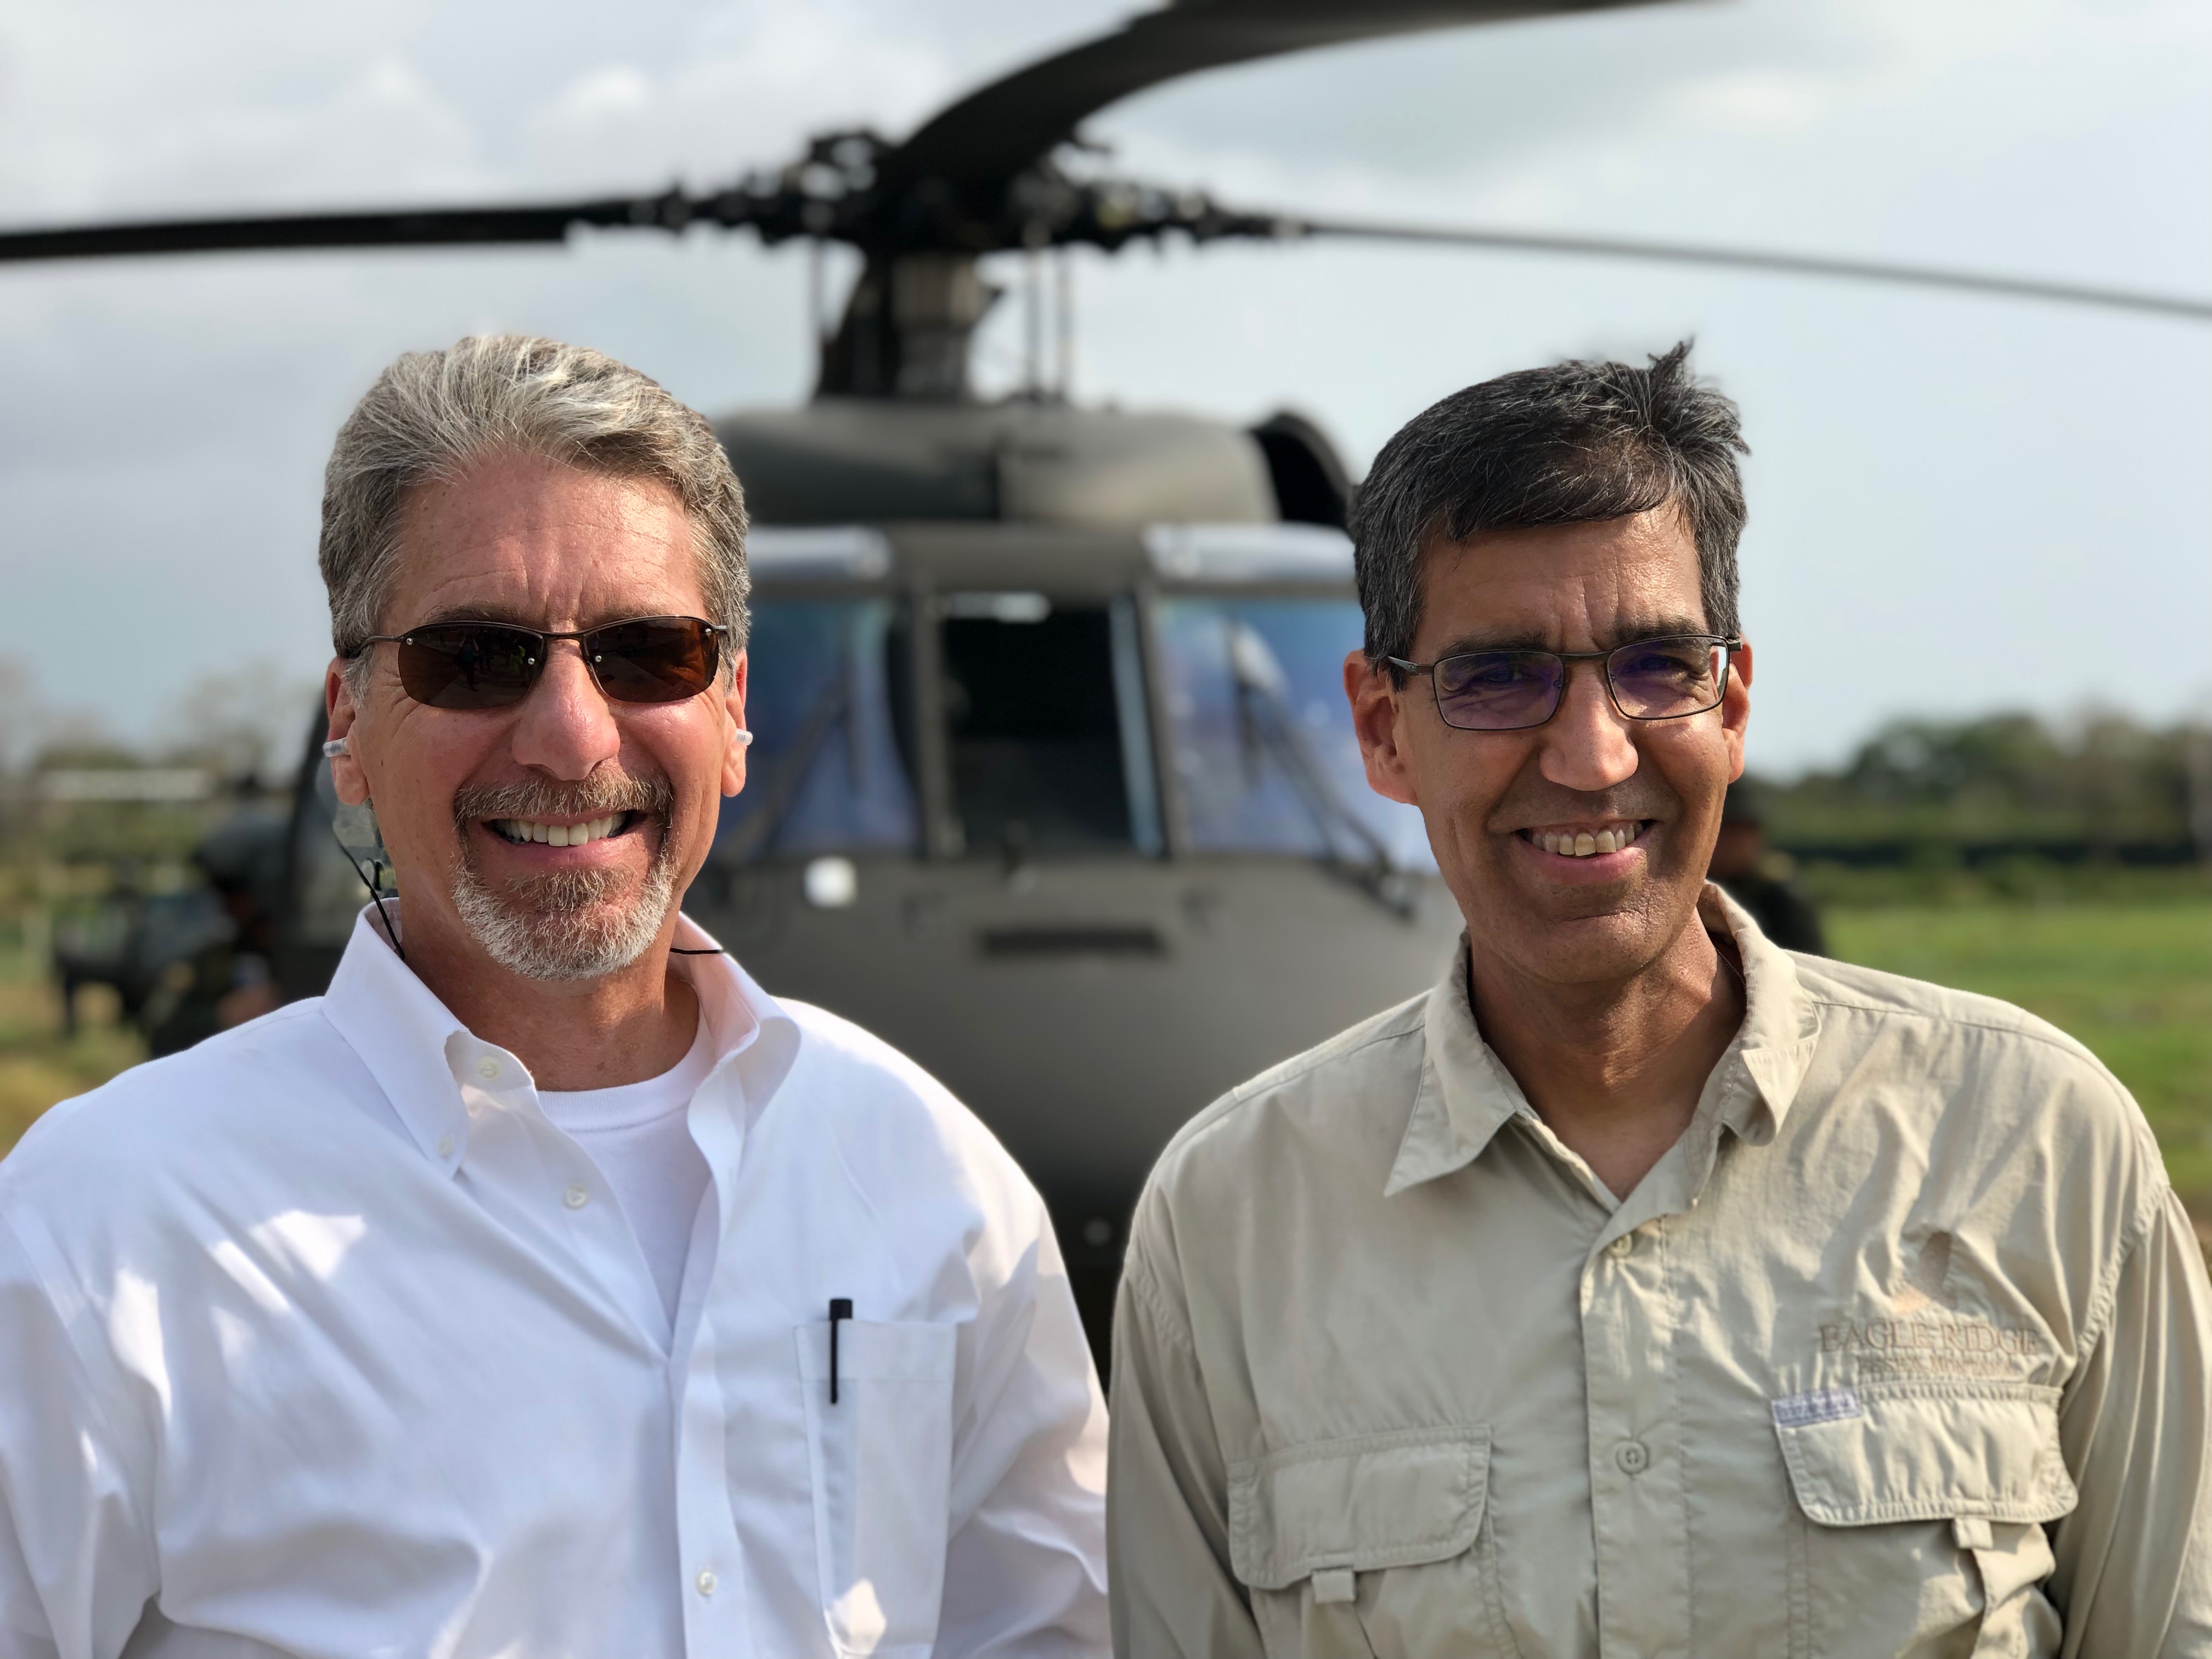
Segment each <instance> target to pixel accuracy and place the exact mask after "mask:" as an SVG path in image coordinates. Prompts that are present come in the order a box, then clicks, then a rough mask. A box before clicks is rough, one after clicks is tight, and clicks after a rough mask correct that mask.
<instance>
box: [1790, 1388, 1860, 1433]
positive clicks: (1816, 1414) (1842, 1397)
mask: <svg viewBox="0 0 2212 1659" xmlns="http://www.w3.org/2000/svg"><path fill="white" fill-rule="evenodd" d="M1773 1406H1774V1425H1775V1427H1777V1428H1778V1429H1803V1428H1810V1427H1811V1426H1812V1425H1814V1424H1815V1423H1841V1422H1843V1421H1844V1419H1847V1418H1853V1417H1864V1416H1865V1415H1866V1407H1863V1406H1862V1405H1861V1404H1859V1397H1858V1395H1857V1391H1856V1390H1854V1389H1814V1390H1813V1392H1812V1393H1810V1394H1793V1395H1790V1397H1789V1398H1788V1399H1786V1400H1777V1401H1774V1402H1773Z"/></svg>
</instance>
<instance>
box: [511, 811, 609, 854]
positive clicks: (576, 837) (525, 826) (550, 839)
mask: <svg viewBox="0 0 2212 1659" xmlns="http://www.w3.org/2000/svg"><path fill="white" fill-rule="evenodd" d="M622 819H623V815H622V814H621V813H619V812H610V813H608V814H607V815H606V816H605V817H599V818H591V819H587V820H586V822H584V823H538V822H537V821H536V820H535V819H532V818H501V819H499V820H497V821H496V822H495V823H494V824H493V826H492V827H493V828H494V829H497V830H498V831H499V832H500V833H501V835H503V836H506V837H507V839H508V840H509V841H532V842H538V844H539V845H540V846H542V847H581V846H582V845H583V844H584V843H585V842H589V841H598V840H600V839H601V838H602V837H604V836H611V835H612V834H614V832H615V829H616V826H617V825H618V824H620V823H622Z"/></svg>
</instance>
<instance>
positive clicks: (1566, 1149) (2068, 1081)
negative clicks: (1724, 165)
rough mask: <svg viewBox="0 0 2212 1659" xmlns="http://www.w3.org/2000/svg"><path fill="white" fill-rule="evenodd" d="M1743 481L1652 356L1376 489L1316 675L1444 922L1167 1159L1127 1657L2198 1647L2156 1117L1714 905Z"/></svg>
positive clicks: (1444, 428)
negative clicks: (1415, 827)
mask: <svg viewBox="0 0 2212 1659" xmlns="http://www.w3.org/2000/svg"><path fill="white" fill-rule="evenodd" d="M1742 448H1743V445H1742V441H1741V436H1740V435H1739V433H1738V429H1737V419H1736V411H1735V407H1734V405H1733V404H1730V403H1729V401H1728V400H1727V399H1725V398H1722V397H1721V396H1719V395H1718V394H1717V392H1713V391H1712V390H1711V388H1709V387H1707V386H1702V385H1700V384H1699V382H1698V381H1697V380H1694V379H1693V378H1692V375H1691V374H1690V372H1689V367H1688V362H1687V349H1686V348H1684V347H1678V348H1677V349H1674V350H1673V351H1670V352H1668V354H1666V355H1665V356H1662V357H1659V358H1656V359H1655V360H1653V362H1651V364H1650V367H1649V368H1630V367H1628V366H1627V365H1625V364H1620V363H1583V362H1569V363H1561V364H1558V365H1556V366H1554V367H1552V368H1543V369H1537V370H1531V371H1528V372H1525V373H1522V374H1509V375H1505V376H1504V377H1502V378H1500V379H1498V380H1492V381H1488V382H1486V383H1485V384H1483V385H1480V386H1473V387H1470V388H1468V390H1466V391H1464V392H1459V393H1457V394H1455V395H1454V396H1452V397H1450V398H1446V399H1444V400H1443V402H1442V403H1439V404H1437V405H1435V406H1434V407H1433V408H1431V409H1430V410H1426V411H1425V413H1423V414H1422V415H1420V416H1418V417H1417V418H1416V419H1415V420H1413V422H1411V423H1410V424H1409V425H1407V427H1406V428H1405V429H1404V430H1403V431H1401V432H1400V433H1399V434H1398V435H1396V436H1395V438H1393V439H1392V440H1391V441H1390V442H1389V444H1388V445H1386V446H1385V447H1384V448H1383V453H1382V454H1381V455H1380V456H1379V457H1378V458H1377V459H1376V463H1375V466H1374V470H1373V471H1372V473H1371V474H1370V477H1369V479H1368V481H1367V483H1366V485H1365V487H1364V489H1363V490H1362V492H1361V495H1360V498H1359V501H1358V507H1357V509H1356V511H1355V513H1354V517H1353V526H1352V528H1353V535H1354V538H1355V543H1356V547H1357V558H1358V577H1359V586H1360V594H1361V599H1362V602H1363V604H1364V607H1365V610H1366V617H1367V638H1366V645H1365V648H1364V650H1363V651H1360V652H1356V653H1353V654H1352V657H1351V658H1350V659H1348V660H1347V661H1346V665H1345V683H1346V690H1347V691H1348V693H1349V694H1350V697H1351V702H1352V714H1353V719H1354V722H1355V724H1356V725H1357V726H1358V733H1359V740H1360V744H1361V747H1362V749H1363V750H1364V753H1365V756H1366V760H1367V769H1368V778H1369V781H1370V783H1371V784H1372V785H1373V786H1374V787H1375V788H1376V789H1377V790H1378V791H1380V792H1381V793H1383V794H1385V795H1388V796H1389V797H1391V798H1392V799H1397V800H1402V801H1407V802H1411V803H1413V804H1414V805H1418V806H1419V808H1420V810H1421V811H1422V814H1423V817H1424V818H1425V821H1426V823H1427V827H1428V832H1429V839H1430V843H1431V846H1432V847H1433V848H1434V849H1435V852H1436V856H1437V865H1438V867H1439V869H1440V871H1441V872H1442V874H1443V879H1444V881H1445V883H1446V884H1447V885H1448V886H1449V889H1450V890H1451V892H1452V895H1453V896H1454V897H1455V899H1456V901H1457V902H1458V904H1459V907H1460V909H1461V912H1462V915H1464V917H1465V919H1466V921H1467V933H1466V936H1465V939H1464V941H1463V943H1462V946H1461V948H1460V950H1459V951H1457V952H1456V953H1455V957H1454V960H1453V962H1452V963H1451V964H1450V967H1449V970H1448V971H1447V972H1446V974H1445V975H1444V977H1443V981H1442V982H1441V983H1439V984H1438V985H1437V987H1435V988H1434V989H1433V990H1432V991H1431V992H1430V993H1429V994H1426V995H1425V996H1423V997H1420V998H1417V999H1415V1000H1413V1001H1412V1002H1409V1003H1407V1004H1406V1005H1404V1006H1401V1007H1398V1008H1395V1009H1392V1010H1390V1011H1389V1012H1385V1013H1383V1014H1380V1015H1378V1016H1376V1018H1373V1019H1371V1020H1370V1021H1368V1022H1367V1023H1366V1024H1363V1025H1360V1026H1358V1027H1355V1028H1354V1029H1353V1030H1350V1031H1348V1032H1346V1033H1345V1034H1343V1035H1342V1036H1339V1037H1337V1038H1336V1039H1334V1041H1332V1042H1328V1043H1326V1044H1324V1045H1322V1047H1321V1048H1317V1049H1315V1050H1313V1051H1312V1052H1311V1053H1309V1054H1304V1055H1302V1056H1299V1057H1298V1058H1297V1059H1295V1060H1290V1061H1288V1062H1286V1063H1285V1064H1284V1065H1282V1066H1278V1067H1277V1068H1275V1069H1274V1070H1273V1071H1272V1072H1269V1073H1266V1074H1264V1075H1263V1076H1261V1077H1259V1078H1257V1079H1254V1080H1253V1081H1252V1082H1250V1083H1249V1084H1246V1085H1244V1086H1243V1087H1242V1088H1240V1089H1237V1090H1236V1091H1233V1092H1232V1093H1231V1094H1230V1095H1229V1096H1228V1097H1226V1098H1225V1099H1223V1100H1221V1101H1219V1102H1218V1103H1216V1104H1215V1105H1213V1106H1212V1107H1211V1108H1210V1109H1207V1110H1206V1112H1204V1113H1202V1114H1200V1116H1199V1117H1198V1118H1196V1119H1195V1120H1194V1121H1193V1122H1192V1123H1191V1124H1190V1125H1189V1126H1188V1127H1187V1128H1186V1129H1185V1130H1184V1131H1183V1132H1182V1134H1181V1135H1180V1136H1178V1137H1177V1138H1176V1140H1175V1142H1174V1143H1173V1144H1172V1145H1171V1146H1170V1147H1169V1148H1168V1150H1167V1152H1165V1154H1164V1156H1163V1157H1162V1158H1161V1160H1160V1163H1159V1165H1158V1168H1157V1169H1156V1170H1154V1172H1153V1175H1152V1180H1151V1182H1150V1183H1149V1184H1148V1186H1147V1188H1146V1193H1145V1195H1144V1197H1143V1199H1142V1200H1140V1201H1139V1206H1138V1210H1137V1214H1136V1217H1135V1220H1134V1223H1133V1228H1132V1231H1131V1236H1130V1242H1129V1247H1128V1255H1127V1266H1126V1269H1125V1273H1124V1276H1123V1279H1122V1287H1121V1304H1120V1307H1119V1309H1118V1310H1117V1316H1116V1323H1115V1361H1114V1396H1115V1397H1114V1421H1113V1428H1112V1456H1111V1478H1110V1481H1109V1496H1108V1507H1109V1551H1110V1554H1111V1559H1112V1567H1113V1571H1112V1588H1111V1596H1112V1601H1113V1610H1114V1615H1115V1641H1116V1644H1117V1647H1118V1650H1119V1651H1120V1652H1121V1653H1122V1654H1124V1655H1142V1656H1147V1659H1150V1656H1155V1655H1170V1654H1178V1655H1191V1656H1197V1655H1206V1656H1211V1659H1234V1656H1247V1655H1258V1654H1262V1653H1265V1654H1269V1655H1289V1654H1312V1655H1321V1654H1329V1655H1337V1654H1358V1655H1368V1654H1374V1655H1397V1654H1429V1655H1444V1654H1449V1655H1453V1656H1480V1655H1508V1654H1517V1655H1523V1656H1529V1659H1534V1656H1536V1655H1540V1654H1541V1655H1545V1656H1550V1659H1565V1656H1604V1659H1612V1656H1630V1655H1634V1656H1639V1659H1641V1656H1655V1655H1680V1656H1693V1655H1694V1656H1705V1655H1712V1656H1720V1655H1731V1656H1733V1655H1738V1654H1754V1653H1756V1654H1772V1655H1776V1656H1781V1655H1785V1654H1786V1655H1809V1654H1816V1653H1817V1654H1822V1655H1829V1656H1863V1659H1875V1656H1882V1659H1893V1656H1894V1659H1932V1656H1935V1655H1937V1654H1964V1653H1966V1652H1968V1651H1972V1652H1973V1653H1977V1654H2006V1655H2014V1656H2021V1655H2027V1656H2050V1655H2058V1654H2065V1655H2068V1656H2075V1655H2084V1654H2097V1655H2126V1656H2129V1659H2149V1656H2154V1655H2170V1656H2175V1659H2179V1656H2182V1655H2185V1654H2187V1655H2202V1654H2205V1653H2208V1652H2212V1381H2208V1364H2207V1356H2208V1353H2212V1287H2208V1285H2207V1284H2206V1280H2205V1273H2204V1264H2203V1261H2202V1260H2201V1259H2200V1257H2199V1256H2198V1255H2197V1246H2196V1242H2195V1239H2194V1238H2193V1237H2192V1235H2191V1229H2190V1226H2189V1223H2188V1219H2187V1218H2186V1216H2185V1214H2184V1212H2183V1211H2182V1209H2181V1207H2180V1206H2179V1203H2178V1202H2177V1201H2176V1200H2175V1198H2174V1196H2173V1193H2172V1188H2170V1187H2169V1185H2168V1184H2167V1182H2166V1175H2165V1171H2164V1170H2163V1168H2162V1167H2161V1165H2160V1160H2159V1155H2158V1149H2157V1146H2156V1145H2155V1143H2154V1141H2153V1140H2152V1139H2151V1137H2150V1134H2149V1132H2148V1128H2147V1127H2146V1126H2145V1124H2144V1121H2143V1119H2142V1113H2141V1112H2140V1111H2138V1110H2137V1109H2136V1105H2135V1103H2134V1102H2133V1101H2132V1100H2130V1098H2129V1097H2128V1096H2127V1093H2126V1091H2124V1089H2122V1088H2121V1086H2120V1085H2119V1084H2118V1082H2116V1081H2115V1080H2114V1079H2113V1078H2112V1075H2111V1074H2110V1073H2108V1072H2106V1070H2105V1069H2104V1068H2103V1067H2102V1066H2100V1065H2099V1064H2098V1063H2097V1061H2096V1060H2095V1059H2094V1058H2093V1057H2092V1056H2091V1055H2090V1054H2088V1053H2087V1051H2086V1050H2084V1049H2083V1048H2081V1046H2080V1045H2079V1044H2077V1043H2075V1042H2071V1041H2069V1039H2068V1038H2067V1037H2065V1036H2063V1035H2062V1034H2061V1033H2059V1032H2057V1031H2056V1030H2052V1029H2051V1028H2050V1027H2049V1026H2047V1025H2045V1024H2042V1023H2041V1022H2040V1021H2039V1020H2036V1019H2034V1018H2031V1017H2030V1016H2028V1015H2027V1014H2024V1013H2022V1012H2020V1011H2019V1010H2017V1009H2014V1008H2010V1007H2008V1006H2005V1005H2003V1004H2002V1003H1997V1002H1993V1001H1990V1000H1987V999H1984V998H1980V997H1972V996H1967V995H1964V994H1959V993H1956V992H1950V991H1945V990H1941V989H1938V988H1936V987H1933V986H1929V985H1923V984H1918V983H1916V982H1914V981H1909V980H1902V979H1898V978H1895V977H1893V976H1891V975H1884V974H1876V973H1871V972H1869V971H1866V970H1863V969H1855V968H1850V967H1846V966H1844V965H1842V964H1838V963H1829V962H1826V961H1822V960H1820V959H1819V958H1815V957H1793V956H1791V955H1790V954H1789V953H1787V952H1786V951H1782V950H1780V949H1778V948H1777V947H1776V946H1775V945H1773V944H1771V942H1770V941H1769V940H1767V939H1765V937H1764V936H1763V935H1762V934H1761V933H1760V932H1759V928H1758V927H1757V926H1756V924H1755V923H1753V921H1752V920H1751V918H1750V917H1749V916H1748V915H1747V914H1746V913H1745V911H1744V910H1743V909H1742V908H1740V907H1738V906H1737V905H1735V903H1734V902H1731V901H1730V900H1729V899H1728V898H1727V897H1726V896H1724V895H1723V893H1722V892H1721V891H1720V890H1719V889H1717V888H1716V887H1713V886H1711V885H1709V884H1707V883H1706V881H1705V872H1706V870H1707V867H1708V865H1709V861H1710V860H1711V854H1712V851H1713V847H1714V842H1715V840H1716V837H1717V831H1718V829H1719V827H1720V823H1721V819H1722V814H1723V799H1724V798H1725V796H1726V793H1727V790H1728V786H1729V783H1730V781H1733V780H1734V779H1735V778H1736V777H1737V776H1738V775H1740V774H1741V771H1742V767H1743V739H1744V730H1745V725H1746V721H1747V719H1748V716H1749V712H1750V698H1749V694H1750V687H1751V679H1752V653H1751V648H1750V647H1749V646H1748V645H1747V644H1746V643H1745V642H1744V641H1743V640H1742V638H1741V634H1740V630H1739V626H1738V622H1737V617H1736V571H1735V553H1736V541H1737V538H1738V535H1739V533H1740V532H1741V527H1742V525H1743V519H1744V506H1743V494H1742V488H1741V483H1740V481H1739V477H1738V474H1737V465H1736V457H1737V455H1738V454H1739V453H1741V450H1742Z"/></svg>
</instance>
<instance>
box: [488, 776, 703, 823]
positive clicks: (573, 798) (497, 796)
mask: <svg viewBox="0 0 2212 1659" xmlns="http://www.w3.org/2000/svg"><path fill="white" fill-rule="evenodd" d="M675 807H676V791H675V790H674V789H673V788H671V787H670V785H669V782H668V780H667V779H665V778H633V777H630V776H629V775H625V774H620V773H616V774H610V775H605V776H600V775H594V776H592V777H588V778H586V779H585V780H584V781H582V782H581V783H552V782H549V781H545V780H544V779H542V778H532V779H531V780H530V781H527V782H525V783H501V784H493V785H490V786H488V787H475V788H471V787H463V788H459V789H456V790H455V791H454V792H453V818H454V821H455V822H456V823H460V824H463V825H466V824H468V823H473V822H475V821H476V820H477V819H480V818H556V817H603V816H605V814H606V813H609V812H647V813H650V814H652V815H653V817H657V818H659V819H662V820H663V821H664V822H665V820H666V819H667V817H668V816H669V814H670V813H671V812H672V811H674V810H675Z"/></svg>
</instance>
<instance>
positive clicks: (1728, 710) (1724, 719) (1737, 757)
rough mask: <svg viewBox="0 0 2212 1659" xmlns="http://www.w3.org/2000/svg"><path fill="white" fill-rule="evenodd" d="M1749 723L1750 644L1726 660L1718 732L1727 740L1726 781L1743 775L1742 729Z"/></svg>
mask: <svg viewBox="0 0 2212 1659" xmlns="http://www.w3.org/2000/svg"><path fill="white" fill-rule="evenodd" d="M1750 724H1751V641H1749V640H1746V641H1744V642H1743V643H1742V644H1741V645H1740V646H1738V647H1736V648H1735V653H1734V654H1733V655H1731V656H1730V657H1729V683H1728V690H1727V692H1726V694H1725V695H1723V696H1722V698H1721V732H1722V734H1723V736H1724V737H1726V738H1727V739H1728V746H1729V782H1730V783H1734V782H1735V781H1736V780H1737V779H1738V778H1740V777H1741V776H1742V775H1743V738H1744V730H1745V728H1746V727H1747V726H1749V725H1750Z"/></svg>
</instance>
